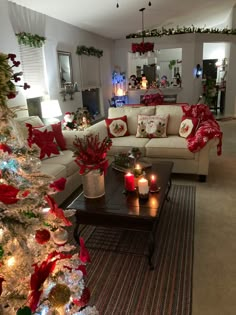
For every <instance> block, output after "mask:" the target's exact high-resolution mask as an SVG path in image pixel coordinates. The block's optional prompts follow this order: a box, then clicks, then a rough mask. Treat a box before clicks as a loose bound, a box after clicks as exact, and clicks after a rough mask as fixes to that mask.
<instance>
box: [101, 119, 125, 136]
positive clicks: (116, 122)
mask: <svg viewBox="0 0 236 315" xmlns="http://www.w3.org/2000/svg"><path fill="white" fill-rule="evenodd" d="M105 121H106V125H107V131H108V136H109V137H110V138H117V137H124V136H129V131H128V124H127V116H126V115H125V116H122V117H117V118H106V119H105Z"/></svg>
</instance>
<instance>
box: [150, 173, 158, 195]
mask: <svg viewBox="0 0 236 315" xmlns="http://www.w3.org/2000/svg"><path fill="white" fill-rule="evenodd" d="M150 191H157V179H156V176H155V175H151V180H150Z"/></svg>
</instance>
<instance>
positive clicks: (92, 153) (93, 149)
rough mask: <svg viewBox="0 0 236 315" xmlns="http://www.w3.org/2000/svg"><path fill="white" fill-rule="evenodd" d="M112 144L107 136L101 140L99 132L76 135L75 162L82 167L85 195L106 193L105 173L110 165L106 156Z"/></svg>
mask: <svg viewBox="0 0 236 315" xmlns="http://www.w3.org/2000/svg"><path fill="white" fill-rule="evenodd" d="M111 145H112V141H111V139H110V138H108V137H105V138H104V139H103V140H102V141H100V140H99V135H98V134H96V135H93V134H90V135H86V136H84V137H83V138H79V137H76V139H75V141H74V146H75V147H76V151H75V153H74V155H75V156H76V158H75V162H76V163H77V164H78V166H79V167H80V174H81V175H83V176H82V180H83V190H84V196H85V197H87V198H98V197H101V196H103V195H104V194H105V187H104V173H105V172H106V170H107V167H108V160H107V158H106V157H107V151H109V150H110V148H111Z"/></svg>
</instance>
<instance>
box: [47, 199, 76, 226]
mask: <svg viewBox="0 0 236 315" xmlns="http://www.w3.org/2000/svg"><path fill="white" fill-rule="evenodd" d="M44 198H45V200H46V201H47V203H48V205H49V207H50V210H49V212H50V213H52V214H54V215H55V216H56V217H57V218H58V219H61V220H62V221H63V222H64V224H65V225H66V226H71V225H72V223H71V222H70V221H69V220H68V219H67V218H66V217H65V216H64V211H63V209H61V208H58V205H57V203H56V202H55V200H54V199H53V198H52V197H50V196H49V195H46V196H45V197H44Z"/></svg>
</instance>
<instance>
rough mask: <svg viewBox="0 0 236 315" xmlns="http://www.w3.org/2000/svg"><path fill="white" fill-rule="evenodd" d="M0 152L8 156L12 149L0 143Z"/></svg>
mask: <svg viewBox="0 0 236 315" xmlns="http://www.w3.org/2000/svg"><path fill="white" fill-rule="evenodd" d="M0 150H3V152H7V153H8V154H10V153H12V149H11V148H10V147H9V146H8V145H7V144H5V143H0Z"/></svg>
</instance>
